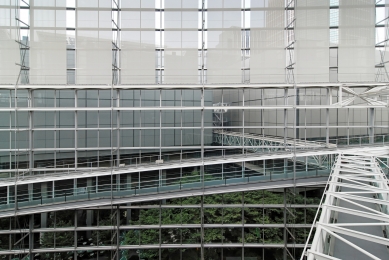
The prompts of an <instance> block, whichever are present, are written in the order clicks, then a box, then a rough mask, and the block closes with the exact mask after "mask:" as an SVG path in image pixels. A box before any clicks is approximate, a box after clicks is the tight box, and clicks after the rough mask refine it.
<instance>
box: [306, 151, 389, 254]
mask: <svg viewBox="0 0 389 260" xmlns="http://www.w3.org/2000/svg"><path fill="white" fill-rule="evenodd" d="M386 156H387V155H386ZM379 163H383V162H382V161H381V160H380V159H378V158H377V157H375V156H374V154H369V153H368V152H366V153H359V152H355V153H353V154H350V153H341V154H339V156H338V158H337V160H336V163H335V164H334V166H333V170H332V173H331V175H330V177H329V181H328V183H327V189H326V191H325V193H324V195H323V196H324V197H323V198H325V199H324V201H322V203H321V205H320V206H319V210H318V214H319V213H320V218H319V220H318V221H317V222H315V223H314V226H313V227H312V229H311V234H312V235H313V232H314V231H313V229H314V228H316V232H315V235H314V237H313V241H312V245H311V248H310V249H307V246H308V245H306V247H305V249H306V252H304V253H303V255H302V256H301V259H305V254H306V256H307V259H308V260H314V259H317V260H324V259H349V258H355V259H387V258H388V257H389V252H388V250H387V246H389V239H388V238H387V234H388V227H389V211H388V206H389V200H388V194H389V187H388V184H389V182H388V179H387V177H386V175H385V174H384V173H383V172H382V169H381V167H380V166H379ZM383 164H384V165H386V164H385V163H383ZM386 166H387V165H386ZM308 241H310V240H309V239H308ZM308 241H307V244H308V243H309V242H308Z"/></svg>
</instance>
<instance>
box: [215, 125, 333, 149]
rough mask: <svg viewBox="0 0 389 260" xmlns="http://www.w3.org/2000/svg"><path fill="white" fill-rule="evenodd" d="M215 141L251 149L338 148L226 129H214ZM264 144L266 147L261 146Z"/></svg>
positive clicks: (324, 144)
mask: <svg viewBox="0 0 389 260" xmlns="http://www.w3.org/2000/svg"><path fill="white" fill-rule="evenodd" d="M213 134H214V135H213V137H214V142H215V143H218V144H221V145H228V146H242V147H244V148H246V149H248V150H250V151H253V152H258V151H261V150H263V151H269V152H276V151H278V150H283V149H288V148H293V147H296V149H318V148H336V144H331V143H329V144H326V143H321V142H314V141H306V140H300V139H293V138H285V137H281V136H271V135H259V134H251V133H244V134H243V133H241V132H233V131H225V130H214V131H213ZM261 146H263V147H264V148H261Z"/></svg>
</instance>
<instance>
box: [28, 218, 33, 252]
mask: <svg viewBox="0 0 389 260" xmlns="http://www.w3.org/2000/svg"><path fill="white" fill-rule="evenodd" d="M33 229H34V214H31V215H30V216H29V223H28V255H29V259H34V255H33V253H32V250H33V249H34V233H33V232H32V231H33Z"/></svg>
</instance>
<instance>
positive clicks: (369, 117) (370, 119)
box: [368, 108, 375, 144]
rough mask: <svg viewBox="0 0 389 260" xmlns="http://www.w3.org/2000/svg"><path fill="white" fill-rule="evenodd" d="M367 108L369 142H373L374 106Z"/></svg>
mask: <svg viewBox="0 0 389 260" xmlns="http://www.w3.org/2000/svg"><path fill="white" fill-rule="evenodd" d="M368 110H369V115H368V119H369V143H370V144H374V118H375V108H368Z"/></svg>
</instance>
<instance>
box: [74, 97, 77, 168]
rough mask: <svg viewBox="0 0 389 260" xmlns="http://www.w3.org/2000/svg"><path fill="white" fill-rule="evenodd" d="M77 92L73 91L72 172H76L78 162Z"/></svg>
mask: <svg viewBox="0 0 389 260" xmlns="http://www.w3.org/2000/svg"><path fill="white" fill-rule="evenodd" d="M77 103H78V90H75V91H74V106H75V108H76V109H75V110H74V170H75V171H76V170H77V161H78V152H77V147H78V145H77V128H78V123H77V122H78V112H77V106H78V104H77Z"/></svg>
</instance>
